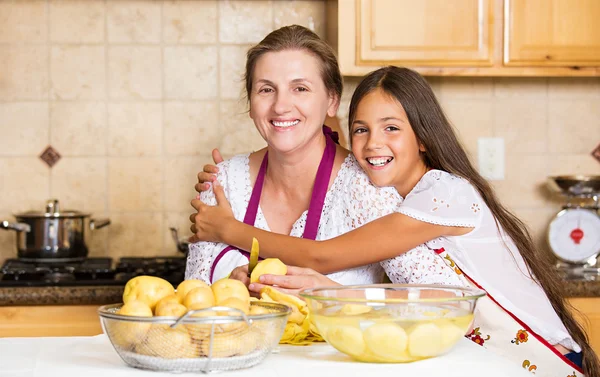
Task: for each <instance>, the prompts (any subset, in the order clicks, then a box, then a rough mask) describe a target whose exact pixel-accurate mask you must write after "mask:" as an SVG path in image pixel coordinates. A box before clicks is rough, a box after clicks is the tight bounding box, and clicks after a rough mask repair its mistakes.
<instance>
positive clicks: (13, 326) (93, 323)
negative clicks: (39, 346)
mask: <svg viewBox="0 0 600 377" xmlns="http://www.w3.org/2000/svg"><path fill="white" fill-rule="evenodd" d="M98 334H102V327H101V325H100V317H99V316H98V306H97V305H72V306H71V305H64V306H44V305H40V306H0V337H13V336H16V337H31V336H33V337H37V336H89V335H98Z"/></svg>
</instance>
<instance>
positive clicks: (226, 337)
mask: <svg viewBox="0 0 600 377" xmlns="http://www.w3.org/2000/svg"><path fill="white" fill-rule="evenodd" d="M244 325H245V324H244ZM256 338H257V336H256V334H254V333H251V331H250V328H249V327H248V326H243V327H239V328H237V329H236V330H235V331H228V332H215V333H214V334H213V339H212V349H211V347H210V345H211V342H210V334H209V335H208V336H206V337H205V338H204V339H203V341H202V344H201V345H200V351H201V354H202V355H203V356H211V357H231V356H234V355H240V354H246V353H248V352H250V351H252V350H254V348H256V344H257V343H256Z"/></svg>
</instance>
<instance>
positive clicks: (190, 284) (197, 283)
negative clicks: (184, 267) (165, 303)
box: [175, 279, 210, 303]
mask: <svg viewBox="0 0 600 377" xmlns="http://www.w3.org/2000/svg"><path fill="white" fill-rule="evenodd" d="M201 287H204V288H209V287H210V286H209V285H208V284H206V283H205V282H203V281H202V280H197V279H189V280H184V281H182V282H181V283H179V285H178V286H177V291H176V292H175V294H176V295H177V297H178V298H179V303H183V300H184V299H185V296H186V295H187V294H188V293H189V292H190V291H191V290H192V289H194V288H201Z"/></svg>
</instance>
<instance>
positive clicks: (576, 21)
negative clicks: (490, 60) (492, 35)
mask: <svg viewBox="0 0 600 377" xmlns="http://www.w3.org/2000/svg"><path fill="white" fill-rule="evenodd" d="M505 2H506V5H505V6H506V10H505V15H506V18H505V23H504V33H505V39H504V44H505V46H504V47H505V55H504V62H505V63H506V64H507V65H510V66H542V67H543V66H546V67H553V66H600V26H597V25H598V24H597V22H598V18H600V1H598V0H577V1H572V0H505Z"/></svg>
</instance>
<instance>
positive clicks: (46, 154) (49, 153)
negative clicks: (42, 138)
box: [40, 145, 61, 168]
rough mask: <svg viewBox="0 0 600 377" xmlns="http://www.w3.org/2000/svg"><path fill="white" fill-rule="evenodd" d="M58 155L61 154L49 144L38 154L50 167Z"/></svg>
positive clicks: (57, 158)
mask: <svg viewBox="0 0 600 377" xmlns="http://www.w3.org/2000/svg"><path fill="white" fill-rule="evenodd" d="M60 157H61V156H60V154H59V153H58V151H57V150H55V149H54V148H52V146H51V145H48V147H47V148H46V149H45V150H44V151H43V152H42V154H41V155H40V158H41V159H42V161H44V162H45V163H46V165H48V167H50V168H51V167H53V166H54V165H56V163H57V162H58V160H60Z"/></svg>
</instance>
